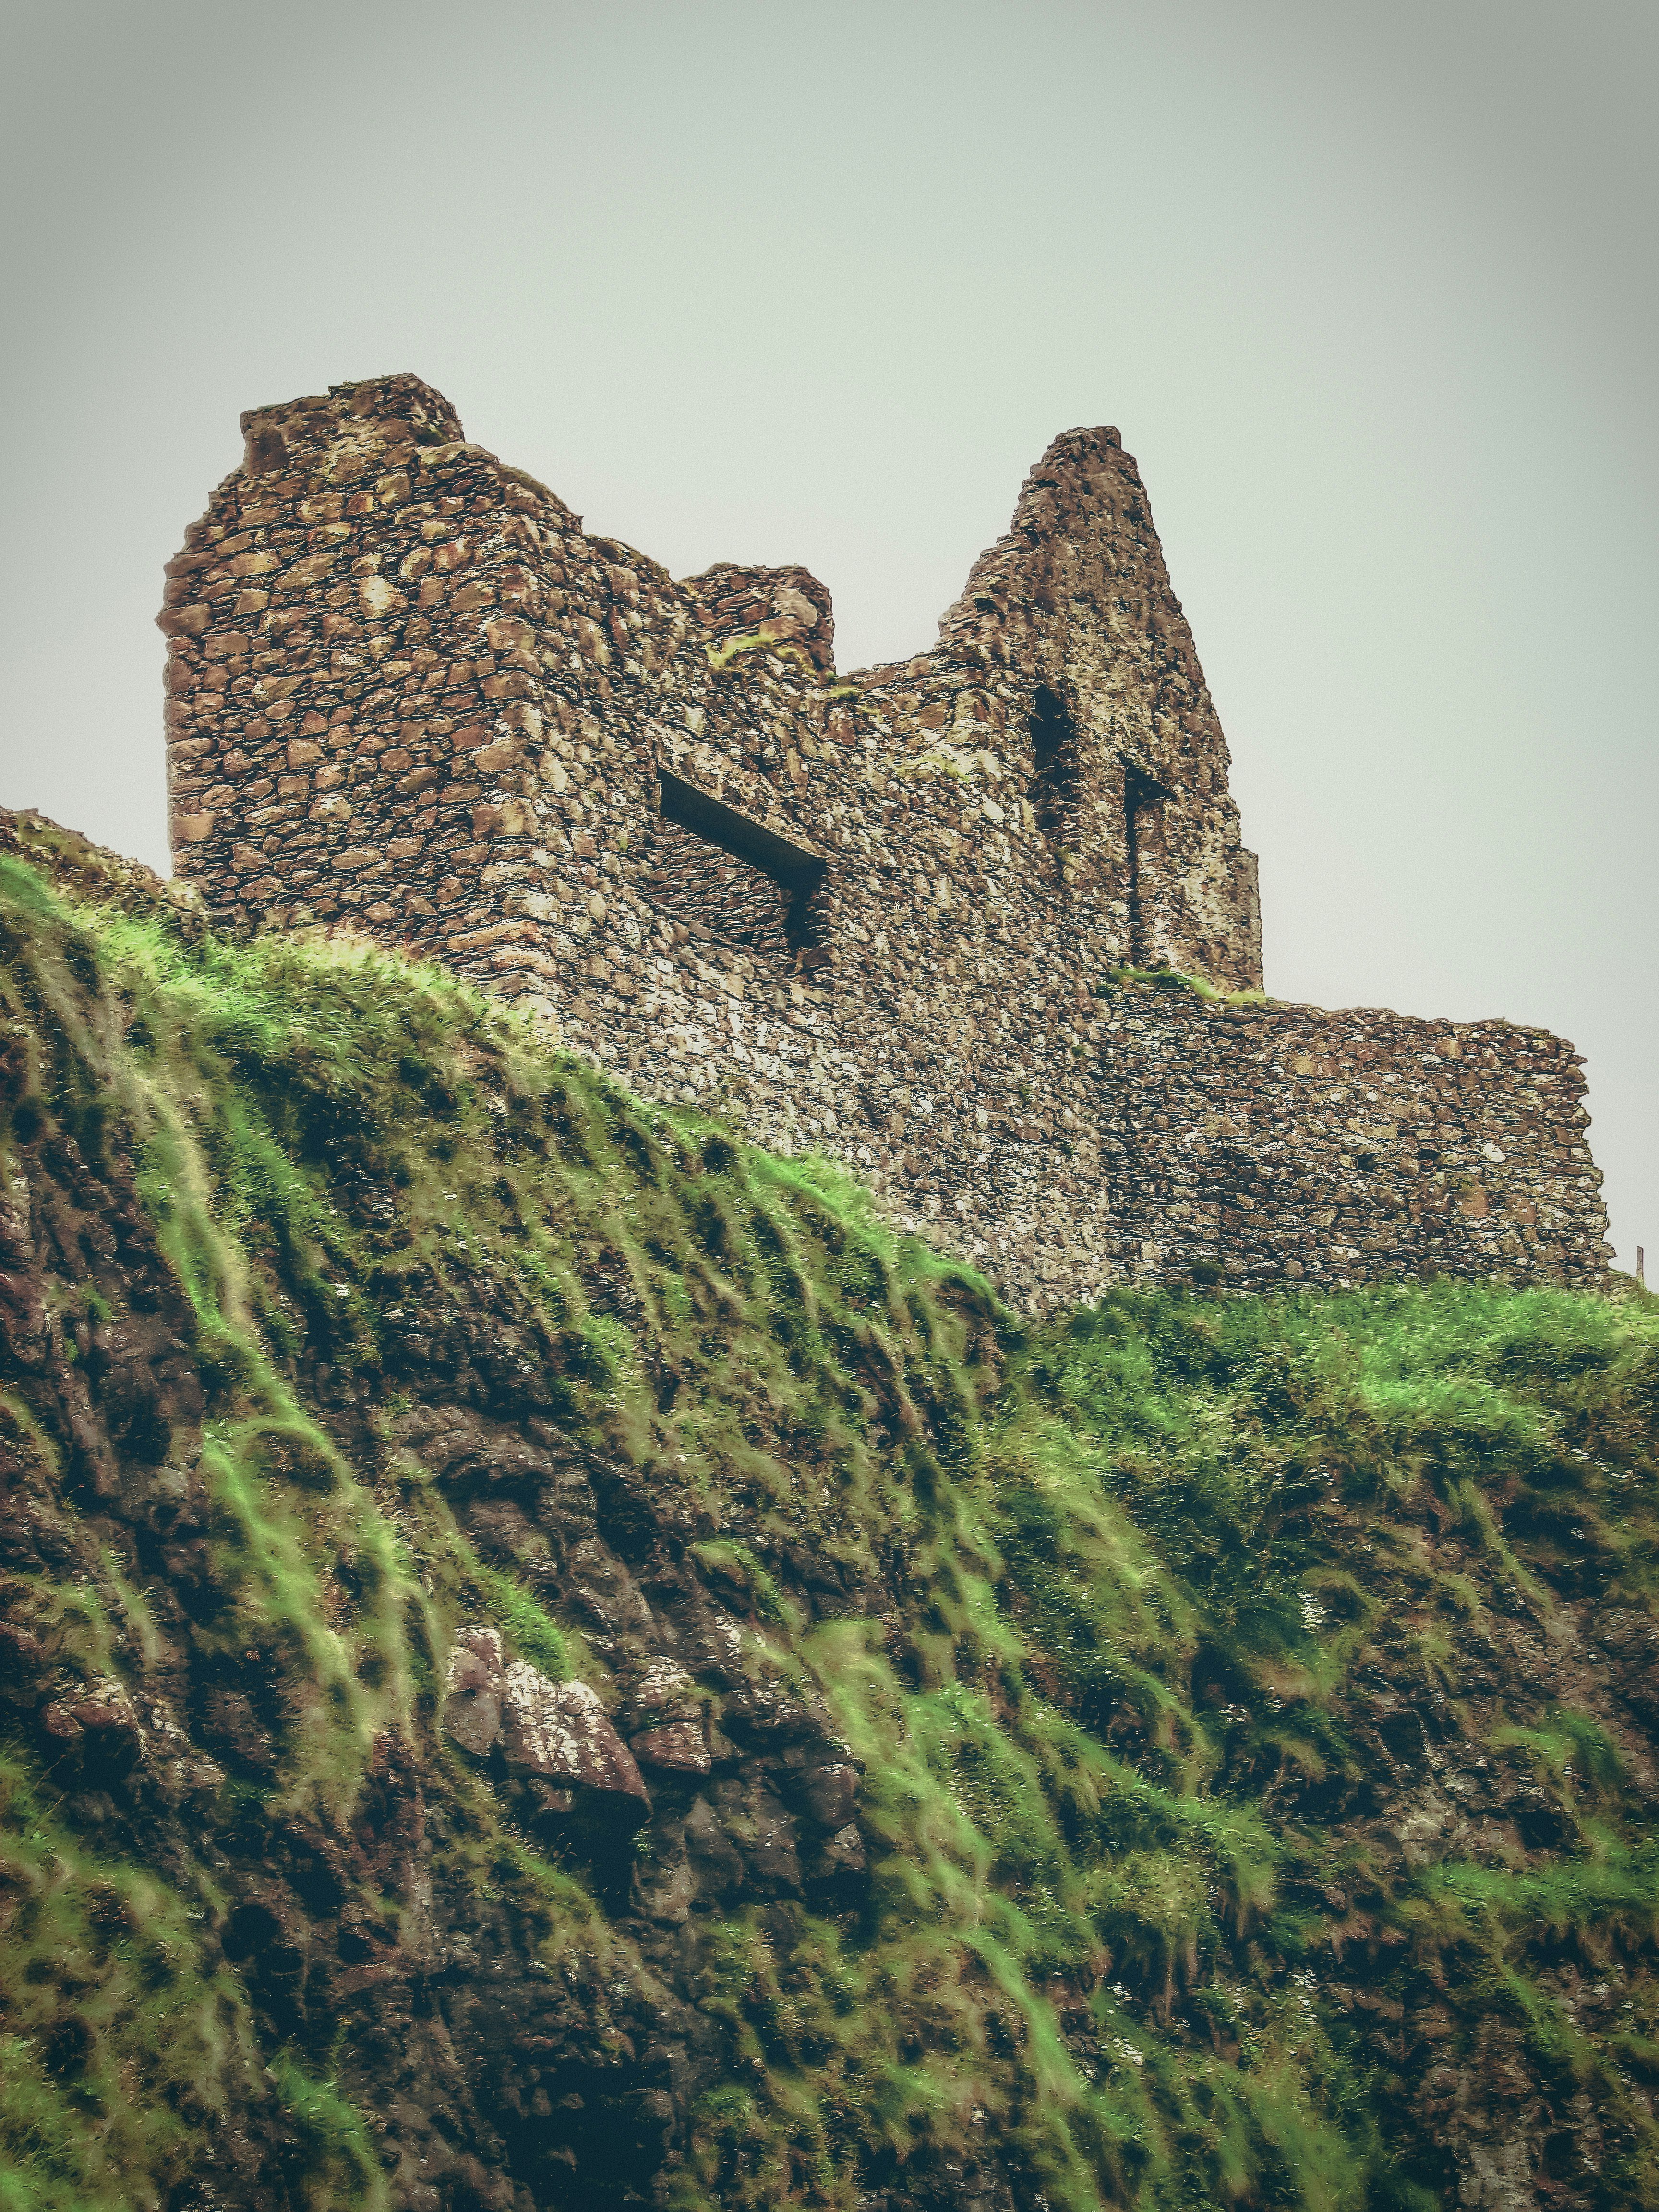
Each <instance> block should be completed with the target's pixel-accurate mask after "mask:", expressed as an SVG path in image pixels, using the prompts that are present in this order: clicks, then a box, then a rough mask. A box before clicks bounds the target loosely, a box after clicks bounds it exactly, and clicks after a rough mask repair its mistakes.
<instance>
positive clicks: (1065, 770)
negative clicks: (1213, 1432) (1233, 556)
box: [161, 376, 1607, 1309]
mask: <svg viewBox="0 0 1659 2212" xmlns="http://www.w3.org/2000/svg"><path fill="white" fill-rule="evenodd" d="M242 428H243V429H244V432H245V433H246V454H245V458H244V459H243V462H242V465H241V466H240V468H239V469H238V470H237V471H235V472H234V474H233V475H231V476H229V477H227V478H226V479H225V481H224V483H222V484H221V485H220V487H219V489H218V490H217V491H216V493H215V494H214V495H213V500H212V502H211V504H210V507H209V509H208V512H207V513H206V515H205V516H204V518H203V520H201V521H200V522H198V523H197V524H196V525H194V526H193V527H192V528H191V530H190V531H189V532H187V538H186V545H185V551H184V552H183V553H181V554H180V555H179V557H178V558H177V559H176V560H174V561H173V562H171V563H170V564H169V568H168V571H167V574H168V578H169V581H168V585H167V605H166V608H165V611H163V613H162V615H161V627H162V629H164V630H165V631H166V633H167V638H168V642H169V648H170V650H169V659H168V666H167V693H168V698H167V757H168V774H169V783H170V792H171V799H172V823H173V832H172V834H173V851H174V854H175V865H176V866H177V868H178V870H179V873H180V874H181V875H183V876H185V878H189V879H190V880H191V881H193V882H194V883H195V884H197V886H199V888H200V890H201V891H202V893H203V895H204V898H205V900H206V902H207V904H208V907H209V909H210V912H211V914H212V915H213V916H214V917H215V918H216V920H217V921H220V922H221V923H222V924H225V925H227V926H230V927H254V926H257V927H266V928H280V929H299V928H303V927H309V926H313V925H319V924H320V925H328V926H334V927H338V926H341V925H348V924H349V925H350V926H351V927H355V928H356V929H359V930H362V931H366V932H368V933H372V934H374V936H377V937H380V938H381V939H385V940H386V942H388V943H389V944H392V945H399V946H404V947H406V948H408V949H410V951H415V952H416V953H419V954H422V955H423V956H426V957H433V958H435V959H439V960H441V961H443V962H445V963H447V964H448V965H449V966H450V967H452V968H453V969H457V970H459V972H460V973H461V974H463V975H466V976H469V977H471V978H473V979H475V980H477V981H479V982H481V983H483V984H487V985H488V986H489V987H491V988H492V989H494V990H495V991H497V992H500V993H503V994H507V996H509V997H512V998H513V999H516V1000H520V1001H526V1000H527V1001H529V1002H531V1003H532V1005H534V1006H537V1007H538V1008H539V1009H541V1010H542V1011H543V1012H544V1013H545V1014H547V1015H548V1016H549V1017H550V1018H551V1019H553V1020H554V1021H556V1023H557V1024H558V1027H559V1030H560V1032H561V1033H562V1036H563V1038H564V1040H565V1042H567V1043H568V1045H570V1046H571V1047H572V1048H575V1049H577V1050H580V1052H582V1053H584V1054H587V1055H590V1056H591V1057H592V1058H593V1059H595V1060H598V1061H599V1062H600V1063H601V1064H602V1065H604V1066H606V1067H608V1068H610V1069H611V1070H612V1071H613V1072H614V1073H616V1074H617V1076H618V1078H619V1079H622V1080H623V1082H625V1083H626V1084H627V1085H629V1087H630V1088H631V1089H632V1090H634V1091H637V1092H639V1093H641V1094H642V1095H644V1096H646V1097H656V1098H659V1099H666V1100H673V1101H687V1102H696V1103H698V1104H700V1105H702V1106H704V1107H708V1108H710V1109H716V1110H718V1111H720V1112H721V1113H724V1114H726V1115H730V1116H732V1118H734V1119H736V1120H738V1121H741V1123H742V1124H743V1126H744V1127H745V1128H747V1129H748V1130H749V1132H750V1133H751V1134H752V1135H753V1136H755V1137H756V1138H757V1139H758V1140H759V1141H761V1142H763V1143H765V1144H768V1145H770V1146H774V1147H775V1148H778V1149H781V1150H783V1151H797V1150H802V1149H809V1148H811V1149H817V1150H821V1151H823V1152H829V1153H831V1154H833V1155H836V1156H837V1157H839V1158H842V1159H843V1160H844V1161H845V1162H847V1164H848V1165H849V1166H851V1167H852V1168H853V1169H854V1170H855V1171H857V1172H858V1173H859V1174H860V1176H862V1177H863V1178H864V1179H865V1180H866V1182H868V1183H869V1184H870V1185H871V1186H872V1188H874V1190H875V1191H876V1193H877V1194H878V1198H879V1200H880V1201H881V1203H882V1204H883V1206H884V1208H885V1209H886V1211H887V1212H888V1214H889V1215H890V1218H893V1219H894V1220H895V1221H896V1223H897V1224H898V1225H901V1226H904V1227H912V1228H916V1229H920V1230H924V1231H926V1233H927V1235H928V1236H929V1237H931V1238H933V1240H934V1241H936V1242H939V1243H943V1244H945V1245H946V1246H948V1247H950V1248H951V1249H955V1250H957V1252H959V1253H960V1254H961V1255H963V1256H964V1257H966V1258H968V1259H969V1260H971V1261H975V1263H977V1264H979V1265H981V1266H982V1267H984V1268H985V1269H986V1270H987V1272H988V1273H990V1274H992V1275H993V1276H994V1278H995V1279H997V1281H998V1282H999V1283H1000V1285H1001V1286H1002V1287H1003V1288H1004V1290H1005V1291H1007V1292H1008V1293H1009V1294H1011V1295H1012V1296H1013V1297H1015V1298H1016V1299H1017V1300H1018V1302H1020V1303H1021V1304H1024V1305H1026V1306H1028V1307H1030V1308H1032V1309H1037V1308H1041V1307H1045V1306H1049V1305H1053V1304H1058V1303H1060V1302H1061V1301H1063V1300H1070V1299H1078V1298H1086V1297H1092V1296H1097V1295H1098V1294H1099V1292H1100V1291H1102V1290H1103V1288H1104V1287H1105V1286H1106V1285H1109V1284H1110V1283H1112V1282H1115V1281H1127V1282H1134V1283H1148V1282H1161V1281H1173V1280H1180V1279H1195V1280H1197V1281H1200V1282H1222V1283H1225V1284H1228V1285H1237V1286H1239V1287H1251V1288H1259V1287H1263V1286H1266V1285H1275V1284H1285V1283H1304V1284H1308V1285H1334V1284H1338V1283H1352V1282H1365V1281H1376V1280H1379V1279H1388V1278H1391V1277H1400V1276H1403V1275H1406V1274H1416V1275H1422V1274H1425V1273H1431V1272H1436V1271H1437V1272H1441V1273H1456V1274H1475V1273H1489V1272H1497V1273H1504V1274H1505V1275H1508V1276H1510V1278H1512V1279H1516V1280H1534V1281H1540V1280H1549V1281H1556V1282H1568V1283H1581V1284H1582V1283H1589V1282H1595V1281H1597V1280H1600V1279H1601V1278H1602V1276H1603V1274H1604V1272H1605V1268H1606V1265H1607V1246H1606V1244H1605V1243H1604V1242H1603V1237H1604V1231H1605V1227H1606V1222H1605V1215H1604V1212H1603V1208H1602V1205H1601V1197H1600V1180H1601V1179H1600V1176H1598V1175H1597V1173H1596V1170H1595V1166H1594V1164H1593V1163H1592V1161H1591V1158H1590V1155H1589V1150H1588V1148H1587V1146H1586V1142H1585V1135H1584V1130H1585V1122H1586V1116H1585V1114H1584V1111H1583V1104H1582V1097H1583V1078H1582V1076H1581V1074H1580V1072H1579V1070H1580V1066H1581V1063H1580V1061H1579V1059H1578V1056H1577V1054H1574V1052H1573V1051H1572V1049H1571V1046H1570V1045H1568V1044H1566V1043H1565V1042H1563V1041H1562V1040H1560V1039H1559V1038H1557V1037H1554V1036H1550V1035H1548V1034H1547V1032H1545V1031H1543V1030H1531V1029H1522V1028H1517V1027H1515V1026H1512V1025H1511V1024H1509V1023H1507V1022H1502V1021H1488V1022H1479V1023H1474V1024H1462V1023H1450V1022H1427V1021H1415V1020H1410V1019H1407V1018H1403V1017H1401V1016H1399V1015H1396V1014H1394V1013H1390V1012H1381V1011H1377V1010H1374V1009H1362V1010H1358V1011H1355V1010H1349V1011H1346V1012H1324V1011H1322V1010H1320V1009H1317V1008H1315V1007H1311V1006H1285V1005H1279V1004H1277V1003H1275V1002H1273V1001H1272V1000H1267V999H1265V998H1263V997H1262V995H1261V921H1260V915H1259V909H1258V904H1257V896H1256V878H1255V859H1254V856H1253V855H1252V854H1249V852H1247V851H1246V850H1245V848H1244V847H1243V845H1242V844H1241V842H1240V841H1239V824H1238V810H1237V807H1236V805H1234V803H1233V801H1232V799H1231V797H1230V796H1229V794H1228V790H1227V768H1228V753H1227V748H1226V744H1225V739H1224V738H1223V736H1222V733H1221V729H1220V726H1219V724H1218V720H1217V719H1216V714H1215V709H1214V708H1213V706H1212V703H1211V700H1210V696H1209V692H1208V690H1207V688H1206V684H1205V681H1204V677H1203V673H1202V671H1201V670H1200V666H1199V663H1198V658H1197V655H1196V653H1195V652H1194V647H1193V642H1192V639H1191V636H1190V635H1189V633H1188V628H1187V624H1186V622H1185V620H1184V619H1183V617H1182V611H1181V608H1180V605H1179V604H1178V602H1177V601H1176V598H1175V595H1174V593H1173V592H1172V591H1171V590H1170V580H1169V576H1168V574H1167V571H1166V570H1165V568H1164V557H1163V554H1162V551H1161V550H1160V547H1159V544H1158V536H1157V533H1156V532H1155V531H1154V529H1153V527H1152V517H1151V513H1150V512H1149V509H1148V507H1147V501H1146V492H1145V489H1143V487H1142V484H1141V482H1140V477H1139V471H1137V469H1136V466H1135V464H1134V462H1133V460H1132V459H1130V457H1129V456H1128V455H1127V453H1124V452H1123V451H1122V448H1121V445H1120V442H1119V439H1118V434H1117V433H1116V431H1115V430H1109V429H1098V430H1073V431H1069V432H1067V433H1066V435H1064V436H1062V437H1060V438H1057V439H1056V440H1055V441H1054V444H1053V445H1052V446H1051V447H1049V449H1048V453H1046V454H1045V455H1044V456H1043V458H1042V461H1041V462H1040V463H1039V464H1038V465H1037V467H1036V469H1035V470H1034V471H1033V472H1032V474H1031V475H1030V477H1028V478H1027V480H1026V483H1025V484H1024V488H1023V489H1022V491H1021V494H1020V497H1019V501H1018V506H1017V507H1016V508H1015V511H1014V516H1013V520H1012V525H1011V526H1010V529H1009V532H1008V534H1007V535H1006V537H1004V538H1000V539H999V540H998V541H997V543H996V544H994V546H993V547H992V548H991V549H990V550H989V551H987V552H986V553H984V554H982V555H981V557H980V559H979V560H978V561H977V562H975V565H974V568H973V569H972V571H971V573H970V574H969V579H968V582H967V586H966V588H965V589H964V591H963V594H962V597H961V598H960V599H958V600H957V603H956V605H954V606H953V607H951V609H950V611H948V612H947V613H946V615H945V617H944V619H943V621H942V622H941V623H940V625H939V640H938V642H937V644H936V645H935V646H934V647H933V649H932V650H931V651H929V652H927V653H919V654H918V655H917V656H916V657H915V659H910V660H907V661H904V662H901V663H896V664H894V665H889V666H885V667H878V668H872V669H866V670H863V671H859V672H858V673H856V674H854V675H851V676H841V675H838V674H837V672H836V665H835V656H834V620H833V612H832V609H831V605H830V600H829V593H828V592H826V591H825V590H824V588H823V586H822V585H821V584H819V583H818V582H817V580H816V579H815V578H814V577H812V576H811V575H810V574H807V572H806V571H805V569H802V568H741V567H736V566H733V565H731V564H729V563H725V562H722V563H721V564H720V565H719V566H718V567H716V568H711V569H709V570H708V572H707V573H706V574H702V575H700V576H694V577H690V578H688V579H686V580H684V581H681V582H676V581H675V580H673V579H672V578H671V577H670V576H669V575H668V574H666V572H665V570H664V569H662V568H659V566H658V565H657V563H656V562H653V561H652V560H650V559H649V558H647V556H645V555H644V554H641V553H638V552H635V550H633V548H632V547H630V546H627V545H623V544H617V542H616V541H614V540H612V539H611V538H600V537H596V536H592V535H591V534H589V533H588V532H586V531H584V529H583V527H582V524H581V518H580V516H579V515H575V514H573V513H571V512H570V510H569V508H568V507H566V506H564V504H563V503H562V501H560V500H559V499H558V498H557V497H556V495H554V494H553V493H552V492H550V491H549V490H548V489H546V488H545V487H544V485H542V484H540V483H537V482H536V481H535V480H534V479H533V478H532V477H528V476H526V475H525V474H524V473H523V472H522V471H519V470H517V469H513V468H510V467H508V466H507V465H505V464H504V463H502V462H501V461H499V460H497V459H495V456H494V455H493V454H491V453H487V452H486V451H484V449H483V447H479V446H476V445H473V444H471V443H469V442H468V441H466V440H465V438H464V437H463V435H462V432H461V426H460V423H459V421H458V420H457V418H456V416H455V413H454V410H453V408H452V407H451V406H450V404H449V403H448V402H447V400H446V399H444V398H442V397H441V395H440V394H439V393H438V392H435V391H433V390H432V389H431V387H430V386H428V385H425V384H423V383H422V382H421V381H420V380H418V379H417V378H416V377H413V376H390V377H384V378H378V379H375V380H372V381H370V382H368V383H362V384H349V385H341V386H336V387H334V388H333V389H332V390H331V392H328V393H327V394H326V395H325V396H323V397H319V398H305V399H299V400H295V401H294V402H292V403H290V404H287V405H283V406H275V407H264V408H258V409H256V410H253V411H252V412H251V413H249V414H247V415H245V416H243V418H242ZM1182 979H1201V981H1202V983H1203V985H1205V986H1207V987H1208V990H1207V992H1206V990H1204V989H1201V988H1199V987H1194V984H1193V982H1192V981H1190V980H1188V981H1183V980H1182Z"/></svg>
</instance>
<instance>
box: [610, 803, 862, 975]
mask: <svg viewBox="0 0 1659 2212" xmlns="http://www.w3.org/2000/svg"><path fill="white" fill-rule="evenodd" d="M661 783H662V807H661V812H660V814H659V817H658V819H657V823H656V825H655V834H654V841H653V842H654V847H655V849H654V853H653V868H652V879H651V890H652V896H653V898H654V900H655V901H656V902H657V904H658V905H659V907H661V908H663V910H664V911H665V913H668V914H671V915H673V916H674V918H675V919H676V921H681V922H684V924H685V926H686V927H688V928H690V930H691V931H692V933H694V934H695V935H697V936H701V937H708V938H712V939H716V940H717V941H718V942H720V943H721V944H724V945H741V946H743V947H744V949H745V950H746V951H753V952H757V953H761V954H763V955H765V956H767V957H770V958H773V959H775V960H780V961H788V962H795V961H799V963H800V965H801V966H803V967H806V968H815V967H818V966H821V965H822V964H823V962H824V961H825V960H827V958H828V957H829V953H828V949H827V948H828V929H827V915H826V913H825V899H824V878H825V866H824V862H823V860H822V859H821V858H820V856H819V855H818V854H816V853H814V852H812V851H811V849H810V848H808V847H806V846H804V845H797V844H795V843H793V842H792V841H791V840H790V839H789V838H787V837H786V836H783V835H781V833H780V832H779V831H777V830H775V829H769V828H768V827H767V825H766V824H765V823H760V822H757V821H755V820H754V819H753V818H752V817H750V816H749V815H747V814H744V813H742V812H740V811H738V808H736V807H735V806H728V805H726V804H725V802H724V801H723V800H720V799H715V798H714V796H713V795H712V794H711V793H708V792H706V791H702V790H700V789H699V788H698V787H697V786H696V784H694V783H688V782H686V781H685V780H684V778H683V777H681V776H677V775H672V774H671V773H670V772H669V771H668V770H666V769H665V770H664V771H663V772H662V777H661Z"/></svg>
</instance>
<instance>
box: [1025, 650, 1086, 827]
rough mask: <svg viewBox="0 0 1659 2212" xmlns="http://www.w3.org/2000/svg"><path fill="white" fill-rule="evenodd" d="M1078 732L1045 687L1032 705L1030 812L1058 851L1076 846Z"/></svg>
mask: <svg viewBox="0 0 1659 2212" xmlns="http://www.w3.org/2000/svg"><path fill="white" fill-rule="evenodd" d="M1077 805H1078V756H1077V732H1076V731H1075V730H1074V729H1073V727H1072V718H1071V716H1070V715H1069V714H1067V713H1066V709H1065V708H1064V707H1063V706H1062V705H1061V704H1060V701H1059V699H1058V698H1056V696H1054V693H1053V692H1052V691H1051V690H1049V689H1048V685H1047V684H1038V686H1037V689H1036V697H1035V698H1034V699H1033V700H1032V702H1031V811H1032V813H1033V814H1034V815H1035V816H1036V826H1037V828H1038V829H1040V830H1041V831H1042V834H1043V836H1045V837H1046V838H1047V839H1048V842H1049V844H1050V845H1052V846H1054V848H1055V849H1056V851H1058V850H1059V848H1061V847H1063V846H1066V845H1074V844H1075V843H1076V842H1077V838H1076V835H1075V831H1074V829H1073V817H1074V816H1075V814H1076V811H1077Z"/></svg>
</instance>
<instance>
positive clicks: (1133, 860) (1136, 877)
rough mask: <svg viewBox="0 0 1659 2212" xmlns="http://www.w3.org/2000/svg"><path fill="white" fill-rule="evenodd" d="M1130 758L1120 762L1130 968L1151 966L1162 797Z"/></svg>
mask: <svg viewBox="0 0 1659 2212" xmlns="http://www.w3.org/2000/svg"><path fill="white" fill-rule="evenodd" d="M1165 795H1166V794H1165V793H1164V787H1163V786H1162V785H1161V784H1158V783H1154V782H1153V781H1152V777H1151V776H1149V775H1147V774H1146V770H1145V769H1139V768H1137V767H1136V766H1135V764H1134V763H1133V761H1125V762H1124V763H1123V842H1124V847H1125V858H1126V860H1127V869H1128V878H1129V883H1128V893H1129V961H1130V964H1131V966H1133V967H1136V968H1150V967H1152V966H1154V965H1155V964H1156V963H1155V962H1154V959H1153V957H1152V918H1153V914H1154V911H1155V909H1156V906H1157V892H1158V827H1159V819H1160V817H1159V815H1158V807H1159V805H1160V804H1161V802H1162V801H1163V799H1164V797H1165Z"/></svg>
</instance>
